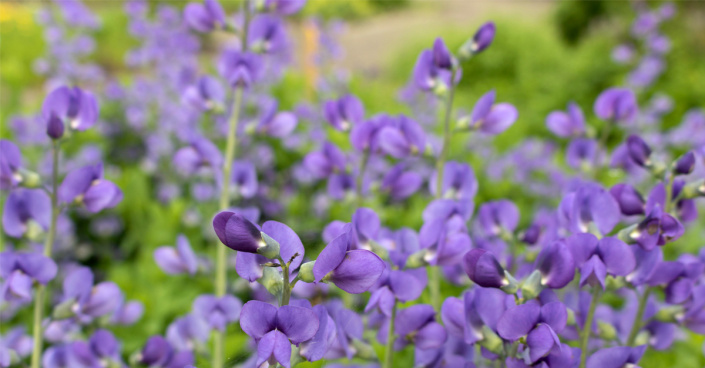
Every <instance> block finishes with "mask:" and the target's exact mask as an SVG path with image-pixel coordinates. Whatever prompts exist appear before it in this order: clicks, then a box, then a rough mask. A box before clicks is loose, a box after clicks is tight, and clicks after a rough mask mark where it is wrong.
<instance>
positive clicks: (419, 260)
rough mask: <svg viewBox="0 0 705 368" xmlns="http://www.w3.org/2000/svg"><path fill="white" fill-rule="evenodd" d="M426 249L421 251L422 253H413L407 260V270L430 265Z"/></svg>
mask: <svg viewBox="0 0 705 368" xmlns="http://www.w3.org/2000/svg"><path fill="white" fill-rule="evenodd" d="M426 253H427V252H426V249H421V250H420V251H418V252H416V253H413V254H412V255H410V256H409V258H407V259H406V268H420V267H426V266H428V265H429V263H428V261H426Z"/></svg>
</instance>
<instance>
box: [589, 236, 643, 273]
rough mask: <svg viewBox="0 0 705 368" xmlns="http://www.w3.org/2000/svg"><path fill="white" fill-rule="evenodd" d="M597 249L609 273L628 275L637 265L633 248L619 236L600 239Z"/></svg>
mask: <svg viewBox="0 0 705 368" xmlns="http://www.w3.org/2000/svg"><path fill="white" fill-rule="evenodd" d="M597 251H598V252H599V254H600V258H602V262H604V264H605V269H606V270H607V273H609V274H612V275H616V276H626V275H628V274H629V273H630V272H632V271H633V270H634V267H635V266H636V259H635V258H634V253H633V252H632V250H631V249H630V248H629V246H628V245H627V244H626V243H624V242H623V241H621V240H619V239H617V238H614V237H606V238H602V239H600V243H599V245H598V246H597Z"/></svg>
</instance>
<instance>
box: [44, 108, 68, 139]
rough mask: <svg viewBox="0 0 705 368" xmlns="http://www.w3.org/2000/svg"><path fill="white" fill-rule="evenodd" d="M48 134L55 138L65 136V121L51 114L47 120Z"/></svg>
mask: <svg viewBox="0 0 705 368" xmlns="http://www.w3.org/2000/svg"><path fill="white" fill-rule="evenodd" d="M47 135H48V136H49V138H51V139H54V140H56V139H61V137H63V136H64V122H62V121H61V119H59V118H58V117H57V116H56V115H54V114H51V116H49V121H47Z"/></svg>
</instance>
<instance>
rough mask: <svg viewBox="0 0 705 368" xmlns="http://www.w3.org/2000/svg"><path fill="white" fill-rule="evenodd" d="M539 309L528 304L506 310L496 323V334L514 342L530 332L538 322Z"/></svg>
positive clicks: (532, 304)
mask: <svg viewBox="0 0 705 368" xmlns="http://www.w3.org/2000/svg"><path fill="white" fill-rule="evenodd" d="M540 314H541V307H540V306H539V305H538V303H534V302H528V303H526V304H521V305H517V306H516V307H514V308H511V309H508V310H507V311H506V312H504V314H503V315H502V318H500V319H499V322H497V332H498V333H499V335H500V336H502V337H503V338H504V339H507V340H516V339H518V338H520V337H522V336H525V335H526V334H528V333H529V331H531V329H533V328H534V326H535V325H536V323H538V321H539V316H540Z"/></svg>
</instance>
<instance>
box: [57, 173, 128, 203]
mask: <svg viewBox="0 0 705 368" xmlns="http://www.w3.org/2000/svg"><path fill="white" fill-rule="evenodd" d="M58 196H59V200H60V201H61V202H64V203H79V204H82V205H83V207H85V208H86V209H87V210H88V211H89V212H93V213H96V212H100V211H102V210H103V209H106V208H112V207H115V206H117V204H118V203H120V201H121V200H122V197H123V194H122V190H120V188H118V186H117V185H115V183H113V182H111V181H108V180H105V179H104V178H103V164H102V163H100V164H97V165H91V166H85V167H82V168H80V169H76V170H74V171H71V172H70V173H68V175H66V177H65V178H64V181H63V182H62V183H61V186H60V187H59V191H58Z"/></svg>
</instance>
